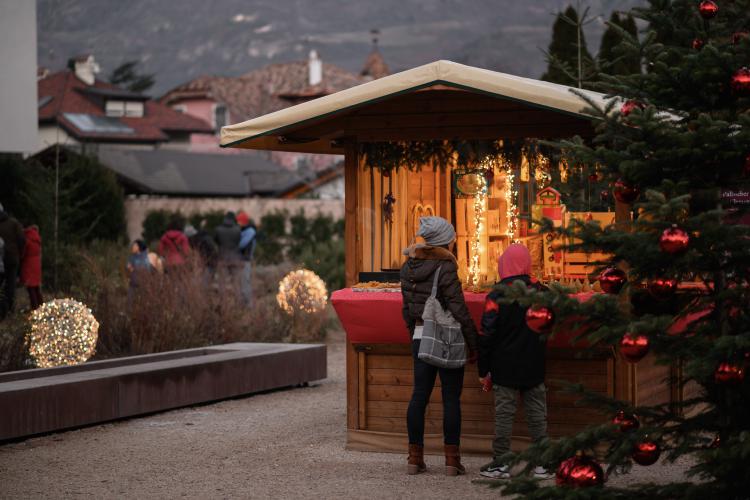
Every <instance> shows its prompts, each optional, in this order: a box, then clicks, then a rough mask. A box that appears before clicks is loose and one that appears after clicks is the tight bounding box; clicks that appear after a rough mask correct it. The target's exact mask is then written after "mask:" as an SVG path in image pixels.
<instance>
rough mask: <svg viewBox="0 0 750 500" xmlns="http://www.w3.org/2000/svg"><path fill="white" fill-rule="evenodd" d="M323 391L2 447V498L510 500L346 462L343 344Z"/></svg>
mask: <svg viewBox="0 0 750 500" xmlns="http://www.w3.org/2000/svg"><path fill="white" fill-rule="evenodd" d="M328 356H329V367H328V370H329V378H328V379H327V380H325V381H323V382H321V383H319V384H317V385H315V386H313V387H309V388H301V389H294V390H288V391H280V392H274V393H269V394H263V395H258V396H253V397H248V398H244V399H237V400H232V401H225V402H221V403H217V404H213V405H209V406H201V407H196V408H188V409H182V410H176V411H171V412H167V413H162V414H159V415H155V416H151V417H146V418H136V419H132V420H128V421H123V422H118V423H114V424H107V425H101V426H96V427H90V428H87V429H82V430H77V431H71V432H66V433H61V434H54V435H50V436H45V437H41V438H36V439H30V440H27V441H24V442H22V443H17V444H10V445H5V446H0V498H14V499H16V498H83V497H86V498H139V499H142V498H179V497H186V498H315V499H317V500H324V499H329V498H371V499H374V498H388V499H393V498H430V499H442V498H445V499H456V498H476V499H481V498H498V497H499V494H498V492H497V491H491V490H489V489H488V488H487V487H486V486H483V485H477V484H472V483H471V480H472V479H475V478H476V477H477V475H476V471H477V470H478V468H479V466H480V465H481V464H482V463H484V462H485V461H486V459H484V458H477V457H468V458H466V459H465V460H464V462H465V464H466V466H467V467H468V468H469V469H470V472H472V473H471V474H469V475H467V476H464V477H459V478H447V477H445V476H443V475H442V467H441V466H440V465H441V464H442V457H428V460H427V462H428V467H429V466H432V467H431V470H430V471H428V473H427V474H422V475H419V476H406V475H405V474H403V469H404V463H405V457H404V456H403V455H394V454H386V453H361V452H349V451H346V450H344V444H345V427H346V391H345V373H344V366H345V362H344V349H343V342H342V341H340V340H339V339H334V340H333V341H332V342H331V344H330V345H329V353H328ZM636 469H638V470H636V471H635V472H634V474H631V475H630V476H628V477H627V478H619V479H618V480H617V482H619V483H624V482H625V481H628V482H632V481H634V480H653V479H657V478H658V479H661V480H665V479H668V478H670V477H671V478H677V477H678V476H680V475H681V472H682V470H683V469H684V467H683V466H679V465H675V466H669V467H667V466H654V467H651V468H640V467H637V468H636Z"/></svg>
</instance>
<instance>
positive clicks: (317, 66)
mask: <svg viewBox="0 0 750 500" xmlns="http://www.w3.org/2000/svg"><path fill="white" fill-rule="evenodd" d="M307 68H308V74H309V81H308V83H309V84H310V86H311V87H312V86H315V85H320V82H322V81H323V61H321V60H320V57H318V52H317V51H315V50H311V51H310V59H309V60H308V61H307Z"/></svg>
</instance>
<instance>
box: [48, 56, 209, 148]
mask: <svg viewBox="0 0 750 500" xmlns="http://www.w3.org/2000/svg"><path fill="white" fill-rule="evenodd" d="M37 88H38V97H39V102H40V103H43V105H42V106H40V107H39V121H40V122H59V123H60V125H61V126H62V127H64V128H65V129H66V130H67V131H68V133H70V134H71V135H72V136H73V137H76V138H79V139H100V140H116V141H127V142H160V141H166V140H168V138H169V137H168V136H167V134H166V132H171V131H180V132H205V133H211V132H212V129H211V126H210V125H208V124H207V123H205V122H204V121H203V120H200V119H198V118H195V117H192V116H188V115H184V114H182V113H178V112H177V111H175V110H173V109H171V108H170V107H168V106H165V105H163V104H161V103H159V102H156V101H153V100H150V99H149V100H147V101H145V106H144V115H143V117H122V118H115V120H119V121H120V122H121V123H122V124H124V125H126V126H127V127H129V128H130V129H132V132H105V131H91V130H81V129H80V128H78V127H77V126H76V125H75V123H74V122H75V121H76V120H75V119H73V120H71V119H70V118H71V117H70V115H91V116H92V117H104V116H106V115H105V112H104V96H103V94H108V93H115V94H122V89H120V88H119V87H117V86H115V85H112V84H110V83H106V82H102V81H99V80H97V81H96V82H94V84H93V85H91V86H87V85H86V84H85V83H84V82H82V81H81V80H79V79H78V78H76V76H75V74H74V73H73V72H71V71H69V70H64V71H60V72H57V73H54V74H51V75H49V76H48V77H46V78H42V79H41V80H39V81H38V82H37ZM48 97H49V98H50V99H49V100H47V99H46V98H48ZM45 101H46V102H45ZM66 113H67V114H69V116H68V117H66V116H65V114H66Z"/></svg>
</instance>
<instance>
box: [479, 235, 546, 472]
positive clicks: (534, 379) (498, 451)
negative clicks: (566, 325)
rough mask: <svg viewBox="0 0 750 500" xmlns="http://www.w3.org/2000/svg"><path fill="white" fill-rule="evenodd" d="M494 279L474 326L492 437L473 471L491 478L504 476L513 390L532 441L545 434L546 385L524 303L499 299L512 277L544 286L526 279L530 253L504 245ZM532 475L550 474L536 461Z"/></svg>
mask: <svg viewBox="0 0 750 500" xmlns="http://www.w3.org/2000/svg"><path fill="white" fill-rule="evenodd" d="M497 269H498V275H499V276H500V285H499V286H498V287H497V288H496V289H495V290H493V291H492V292H490V294H489V295H488V296H487V299H486V302H485V306H484V313H483V314H482V329H481V331H480V332H479V363H478V368H479V377H480V378H479V381H480V383H481V384H484V383H485V381H486V377H490V378H491V381H492V388H493V390H494V393H495V440H494V442H493V444H492V451H493V460H492V462H490V463H488V464H486V465H484V466H483V467H482V468H481V469H480V471H479V474H480V475H482V476H484V477H489V478H493V479H508V478H510V470H509V467H508V466H507V465H506V464H505V463H503V455H505V454H507V453H509V452H510V437H511V431H512V430H513V419H514V418H515V416H516V401H517V399H518V396H519V394H520V395H521V399H522V400H523V408H524V413H525V414H526V423H527V424H528V426H529V434H531V438H532V440H533V441H534V442H539V441H541V440H542V439H544V438H546V437H547V388H546V387H545V385H544V375H545V363H544V360H545V352H544V351H545V341H544V337H542V336H540V335H538V334H537V333H534V332H533V331H532V330H531V329H530V328H529V327H528V326H527V325H526V309H527V308H526V307H522V306H521V305H519V304H518V302H513V303H512V304H499V303H498V301H499V300H500V299H501V298H502V297H503V294H504V289H505V288H507V287H508V286H510V285H512V284H513V282H515V281H521V282H523V283H524V284H525V285H526V286H527V287H528V288H533V289H537V290H542V289H544V287H543V286H542V285H541V284H539V283H538V282H534V281H532V279H531V255H530V254H529V251H528V249H527V248H526V247H525V246H523V245H520V244H518V243H514V244H513V245H510V246H509V247H508V248H507V249H506V250H505V252H503V254H502V255H501V256H500V258H499V259H498V262H497ZM534 476H535V477H537V478H539V479H548V478H550V477H552V474H551V473H549V472H548V471H547V469H545V468H544V467H542V466H537V467H536V468H535V469H534Z"/></svg>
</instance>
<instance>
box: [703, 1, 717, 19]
mask: <svg viewBox="0 0 750 500" xmlns="http://www.w3.org/2000/svg"><path fill="white" fill-rule="evenodd" d="M698 12H700V15H701V17H702V18H703V19H713V18H714V17H716V14H718V13H719V6H718V5H717V4H716V2H714V1H713V0H703V1H702V2H701V3H700V4H698Z"/></svg>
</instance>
